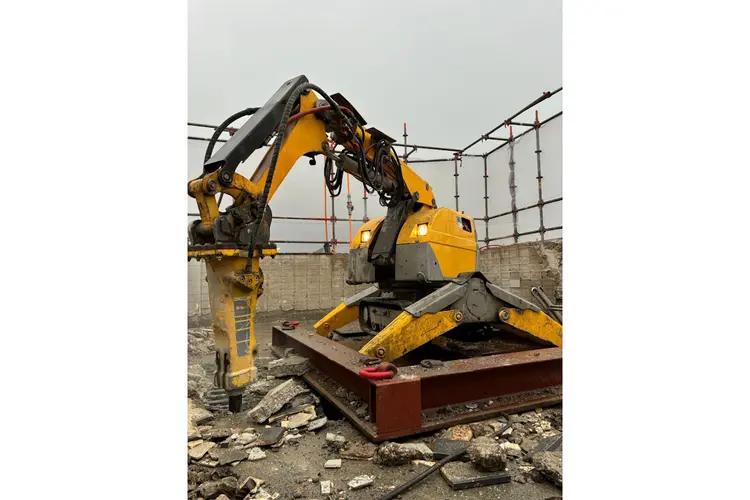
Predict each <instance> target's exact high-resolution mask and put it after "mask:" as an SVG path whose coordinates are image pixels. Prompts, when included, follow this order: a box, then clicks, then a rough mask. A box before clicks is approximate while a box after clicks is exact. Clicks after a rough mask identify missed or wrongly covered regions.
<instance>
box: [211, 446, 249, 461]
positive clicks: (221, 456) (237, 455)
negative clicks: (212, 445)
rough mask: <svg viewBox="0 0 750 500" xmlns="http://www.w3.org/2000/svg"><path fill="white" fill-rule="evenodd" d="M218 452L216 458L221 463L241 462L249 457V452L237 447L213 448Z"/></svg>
mask: <svg viewBox="0 0 750 500" xmlns="http://www.w3.org/2000/svg"><path fill="white" fill-rule="evenodd" d="M211 451H212V452H214V451H215V452H216V454H215V456H214V457H213V458H215V459H216V460H218V461H219V465H226V464H231V463H233V462H240V461H242V460H245V459H246V458H247V452H245V451H243V450H239V449H237V448H221V449H214V450H211Z"/></svg>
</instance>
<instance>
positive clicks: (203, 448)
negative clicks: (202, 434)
mask: <svg viewBox="0 0 750 500" xmlns="http://www.w3.org/2000/svg"><path fill="white" fill-rule="evenodd" d="M214 446H216V443H214V442H212V441H205V442H204V443H203V444H199V445H198V446H195V447H193V448H191V449H189V450H188V455H189V456H190V458H192V459H193V460H200V459H201V458H203V455H205V454H206V453H207V452H208V450H210V449H211V448H213V447H214Z"/></svg>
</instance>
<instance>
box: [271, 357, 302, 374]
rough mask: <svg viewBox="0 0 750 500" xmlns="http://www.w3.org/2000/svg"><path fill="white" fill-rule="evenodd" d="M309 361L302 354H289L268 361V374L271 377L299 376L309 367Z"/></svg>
mask: <svg viewBox="0 0 750 500" xmlns="http://www.w3.org/2000/svg"><path fill="white" fill-rule="evenodd" d="M311 368H312V366H311V365H310V361H309V360H308V359H307V358H303V357H302V356H289V357H288V358H281V359H276V360H274V361H271V362H270V363H268V374H269V375H271V376H273V377H290V376H297V377H301V376H302V375H304V374H305V373H307V372H308V371H310V369H311Z"/></svg>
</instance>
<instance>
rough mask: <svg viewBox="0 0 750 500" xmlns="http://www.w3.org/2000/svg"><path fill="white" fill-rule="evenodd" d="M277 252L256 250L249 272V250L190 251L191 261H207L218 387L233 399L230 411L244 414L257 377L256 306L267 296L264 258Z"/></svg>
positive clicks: (273, 250)
mask: <svg viewBox="0 0 750 500" xmlns="http://www.w3.org/2000/svg"><path fill="white" fill-rule="evenodd" d="M276 252H277V250H276V249H264V250H262V252H261V251H260V250H256V251H255V255H254V256H253V258H252V260H251V266H250V268H249V269H247V263H248V262H247V251H244V250H242V251H240V250H237V249H199V250H193V249H190V250H189V251H188V258H198V259H201V258H202V259H204V260H205V262H206V281H207V282H208V297H209V302H210V305H211V321H212V323H213V330H214V342H215V344H216V347H215V355H216V373H215V374H214V385H215V386H216V387H219V388H221V389H224V390H225V391H226V392H227V395H228V396H229V410H230V411H232V412H238V411H240V408H241V406H242V393H243V391H244V389H245V387H246V386H247V385H248V384H250V383H251V382H252V381H253V380H254V379H255V376H256V371H257V369H256V368H255V364H254V362H253V361H254V356H255V352H256V346H255V306H256V303H257V300H258V297H260V296H261V294H262V293H263V272H262V271H261V269H260V257H261V255H262V256H272V255H275V254H276Z"/></svg>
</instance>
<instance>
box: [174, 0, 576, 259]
mask: <svg viewBox="0 0 750 500" xmlns="http://www.w3.org/2000/svg"><path fill="white" fill-rule="evenodd" d="M323 6H325V7H323ZM188 14H189V17H188V21H189V23H188V24H189V26H188V117H189V120H190V121H191V122H198V123H208V124H218V123H220V122H222V121H223V120H224V119H225V118H226V117H227V116H229V115H231V114H233V113H235V112H236V111H239V110H240V109H244V108H247V107H251V106H259V105H262V104H263V103H264V102H265V101H266V100H267V99H268V98H269V97H270V96H271V94H273V92H275V91H276V89H277V88H278V87H279V86H280V85H281V84H282V83H283V82H284V81H286V80H287V79H289V78H292V77H293V76H296V75H298V74H305V75H306V76H307V77H308V79H309V80H310V81H311V82H313V83H315V84H317V85H319V86H320V87H322V88H323V89H324V90H326V91H327V92H328V93H329V94H332V93H335V92H341V93H342V94H343V95H344V96H346V97H347V98H348V99H349V101H350V102H351V103H352V104H353V105H354V106H355V107H356V108H357V110H358V111H359V112H360V113H361V114H362V115H363V116H364V117H365V119H366V120H367V122H368V125H371V126H375V127H377V128H378V129H380V130H383V131H384V132H386V133H387V134H389V135H391V136H392V137H395V138H397V139H398V140H399V141H401V133H402V128H403V123H404V122H407V126H408V131H409V142H410V143H416V144H426V145H436V146H447V147H454V148H461V147H464V146H466V145H467V144H468V143H470V142H472V141H473V140H474V139H476V138H477V137H479V136H480V135H481V134H482V133H485V132H487V131H488V130H489V129H490V128H492V127H494V126H496V125H497V124H498V123H500V122H501V121H502V120H503V119H504V118H506V117H508V116H509V115H510V114H512V113H515V112H516V111H517V110H518V109H520V108H522V107H523V106H525V105H526V104H528V103H529V102H531V101H532V100H534V99H535V98H536V97H538V96H539V95H541V93H542V92H544V91H549V90H554V89H556V88H558V87H560V86H561V84H562V47H561V45H562V12H561V2H560V1H528V2H510V1H504V0H503V1H499V0H498V1H475V0H467V1H463V2H445V3H441V2H422V1H412V2H396V1H383V2H378V3H377V4H373V3H356V2H338V1H332V2H325V3H321V4H312V3H306V2H292V1H277V2H248V1H222V2H216V1H213V2H211V1H207V0H190V1H189V12H188ZM415 19H419V20H420V22H419V23H418V24H419V29H418V30H415V26H416V24H415V23H414V20H415ZM425 21H427V22H425ZM280 24H283V25H284V27H285V29H284V30H283V31H284V33H287V36H285V37H284V38H283V39H281V38H278V35H277V30H278V26H279V25H280ZM290 28H291V29H290ZM289 33H293V35H292V36H289V35H288V34H289ZM538 109H539V113H540V119H542V120H543V119H545V118H546V117H548V116H550V115H552V114H554V113H555V112H557V111H560V110H561V109H562V93H560V94H558V95H557V96H554V97H553V98H551V99H549V100H548V101H546V102H545V103H543V104H541V105H539V106H538ZM517 120H520V121H531V120H533V111H530V112H528V113H526V114H525V115H522V116H521V117H519V118H517ZM561 121H562V120H561V119H558V120H555V122H556V123H550V125H549V126H547V127H545V128H546V130H545V128H543V129H542V133H541V135H542V150H543V153H542V173H543V175H544V177H545V179H544V185H543V188H544V197H545V198H547V199H548V198H551V197H554V196H559V195H561V193H562V191H561V152H562V123H561ZM241 123H242V121H238V122H237V123H236V124H235V126H239V125H241ZM210 132H211V131H210V130H208V129H200V128H193V127H190V128H189V129H188V133H189V134H190V135H195V136H203V137H208V136H210ZM517 133H518V132H517V131H516V134H517ZM495 135H496V136H506V135H507V130H506V129H500V130H499V131H497V132H496V133H495ZM206 144H207V143H205V142H198V141H188V163H189V164H188V176H189V178H194V177H196V176H197V175H199V173H200V172H201V170H202V162H203V154H204V152H205V148H206ZM497 144H498V143H497V142H487V143H483V144H479V145H477V146H476V147H475V148H474V149H473V152H475V153H482V152H484V151H486V150H488V149H490V148H492V147H494V146H496V145H497ZM218 146H220V145H217V148H216V150H218ZM534 149H535V147H534V139H533V134H529V135H527V136H526V137H525V138H524V140H523V141H521V142H519V144H518V145H517V147H516V155H515V156H516V170H517V174H516V179H517V185H518V200H517V204H518V206H523V205H525V204H528V203H534V202H535V201H536V196H537V194H536V158H535V155H534V153H533V151H534ZM399 152H400V150H399ZM261 154H262V153H261ZM449 156H450V153H441V152H430V151H426V150H420V151H418V152H416V153H413V154H412V155H411V156H410V159H417V158H436V157H440V158H443V157H449ZM258 159H259V158H258V155H253V156H252V157H251V158H250V159H249V160H248V161H247V162H246V163H245V164H243V165H241V166H240V168H239V169H238V172H240V173H243V174H245V175H249V174H250V173H251V172H252V170H253V169H254V168H255V165H256V164H257V161H258ZM507 162H508V158H507V153H506V152H505V150H501V151H500V152H499V153H497V154H495V155H493V156H492V157H491V158H490V159H489V161H488V168H489V175H490V178H489V188H490V214H493V213H497V212H500V211H505V210H508V209H509V208H510V196H509V193H508V183H507V181H508V166H507ZM415 170H417V171H418V172H419V173H420V175H422V176H423V177H424V178H425V179H426V180H427V181H428V182H430V184H432V185H433V186H434V188H435V192H436V196H437V201H438V204H439V205H443V206H449V207H455V199H454V198H453V194H454V192H453V190H454V187H453V181H454V179H453V164H452V162H450V163H430V164H424V165H418V164H415ZM460 174H461V176H460V177H459V194H460V198H459V203H460V205H459V208H460V209H461V210H464V211H465V212H466V213H468V214H470V215H472V216H474V217H481V216H483V215H484V201H483V199H482V196H483V189H484V185H483V179H482V160H481V158H477V159H471V158H466V159H464V162H463V168H462V170H461V172H460ZM322 176H323V173H322V165H321V162H318V165H317V166H316V167H311V166H309V165H308V164H307V159H303V160H302V161H300V162H299V163H298V165H297V166H296V167H295V169H294V170H293V171H292V172H291V173H290V175H289V176H288V177H287V180H286V182H285V183H284V185H282V187H281V188H280V190H279V192H278V193H277V195H276V196H275V197H274V199H273V200H272V201H271V208H272V209H273V211H274V215H313V216H322V215H323V196H324V195H323V189H324V188H323V180H322ZM345 190H346V185H344V191H343V194H342V196H340V197H339V198H337V199H336V215H337V217H344V216H345V215H346V210H345V207H346V196H345V192H346V191H345ZM352 202H353V204H354V205H355V211H354V214H353V217H362V215H363V212H362V208H363V207H362V186H361V184H360V183H358V182H356V181H354V180H353V179H352ZM527 202H528V203H527ZM224 205H225V204H224ZM224 205H223V206H224ZM560 208H561V207H560V205H559V204H558V205H557V206H556V207H554V206H550V207H546V208H545V226H548V227H549V226H553V225H559V224H561V218H560ZM188 211H189V212H197V207H196V206H195V202H194V201H193V200H192V199H190V200H189V201H188ZM548 211H550V214H549V215H548V214H547V212H548ZM383 213H384V210H383V209H382V208H381V207H380V206H378V204H377V200H374V199H371V200H368V215H369V216H370V217H372V216H376V215H382V214H383ZM519 223H520V226H519V231H524V230H530V229H536V228H537V227H538V216H537V213H536V211H527V212H526V213H525V214H524V213H521V214H520V215H519ZM356 227H357V224H355V230H356ZM477 228H478V230H479V236H480V239H481V238H483V237H484V224H483V223H482V222H479V221H478V224H477ZM336 231H337V237H338V238H339V239H340V240H348V237H349V234H348V233H349V230H348V223H347V222H341V223H338V224H337V227H336ZM511 232H512V224H511V223H510V217H504V218H501V219H499V220H495V221H493V222H491V224H490V236H491V237H492V236H500V235H505V234H509V233H511ZM556 235H557V236H559V232H558V233H556V234H552V235H550V237H553V236H556ZM272 239H277V240H283V239H305V240H306V239H318V240H322V239H324V228H323V223H322V222H319V223H315V222H313V223H310V222H296V221H282V220H275V221H274V223H273V225H272ZM505 242H506V243H508V242H510V240H505ZM318 246H319V245H318ZM345 247H346V246H345V245H344V246H342V247H339V251H346V248H345ZM280 249H281V251H284V252H291V251H312V250H315V249H316V245H281V246H280Z"/></svg>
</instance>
